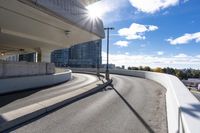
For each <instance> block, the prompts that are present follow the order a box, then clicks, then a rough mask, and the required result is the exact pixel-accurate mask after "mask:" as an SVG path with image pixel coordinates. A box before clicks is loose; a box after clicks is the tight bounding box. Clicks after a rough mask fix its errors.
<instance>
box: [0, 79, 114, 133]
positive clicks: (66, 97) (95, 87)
mask: <svg viewBox="0 0 200 133" xmlns="http://www.w3.org/2000/svg"><path fill="white" fill-rule="evenodd" d="M111 82H112V81H111V80H110V81H105V80H104V81H103V80H99V81H97V82H95V83H93V84H90V85H88V86H85V87H82V88H80V89H76V90H74V91H70V92H67V93H63V94H61V95H59V96H56V97H52V98H49V99H45V100H42V101H37V102H35V103H32V104H29V105H26V106H24V105H22V107H20V106H19V107H18V108H16V109H15V110H9V111H8V112H6V111H5V110H4V111H3V113H1V115H0V132H2V131H4V130H6V129H9V128H11V127H14V126H16V125H18V124H20V123H23V122H25V121H28V120H30V119H33V118H35V117H38V116H40V115H42V114H45V113H47V112H49V111H52V110H54V109H56V108H59V107H61V106H64V105H66V104H69V103H72V102H73V101H76V100H77V99H80V98H83V97H85V96H87V95H89V94H91V93H95V92H97V91H99V90H101V89H103V88H104V87H106V86H107V85H109V84H110V83H111Z"/></svg>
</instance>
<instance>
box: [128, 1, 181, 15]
mask: <svg viewBox="0 0 200 133" xmlns="http://www.w3.org/2000/svg"><path fill="white" fill-rule="evenodd" d="M129 1H130V3H131V4H132V6H133V7H135V8H136V9H137V10H138V11H142V12H145V13H151V14H153V13H155V12H157V11H160V10H161V9H165V8H167V7H170V6H175V5H177V4H178V2H179V0H129Z"/></svg>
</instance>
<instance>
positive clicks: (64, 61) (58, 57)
mask: <svg viewBox="0 0 200 133" xmlns="http://www.w3.org/2000/svg"><path fill="white" fill-rule="evenodd" d="M51 62H53V63H54V64H55V66H57V67H66V66H68V64H69V49H68V48H65V49H60V50H55V51H53V52H52V53H51Z"/></svg>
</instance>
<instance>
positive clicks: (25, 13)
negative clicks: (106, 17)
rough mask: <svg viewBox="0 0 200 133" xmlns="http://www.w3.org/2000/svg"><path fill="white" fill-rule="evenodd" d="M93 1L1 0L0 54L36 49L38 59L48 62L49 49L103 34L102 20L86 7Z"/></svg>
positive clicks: (86, 40)
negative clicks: (90, 14) (93, 16)
mask: <svg viewBox="0 0 200 133" xmlns="http://www.w3.org/2000/svg"><path fill="white" fill-rule="evenodd" d="M81 2H82V3H81ZM93 2H95V0H90V1H86V0H84V1H82V0H81V1H79V0H67V1H66V0H6V1H1V3H0V53H1V56H4V55H9V54H15V53H17V54H19V53H28V52H37V53H38V54H39V57H38V61H45V62H50V53H51V51H53V50H55V49H59V48H66V47H71V46H72V45H73V44H78V43H82V42H88V41H92V40H97V39H100V38H104V29H103V23H102V21H101V20H100V19H99V18H96V19H92V18H91V17H90V16H89V13H88V10H87V9H86V8H85V6H86V5H88V4H90V3H93ZM83 3H87V4H83Z"/></svg>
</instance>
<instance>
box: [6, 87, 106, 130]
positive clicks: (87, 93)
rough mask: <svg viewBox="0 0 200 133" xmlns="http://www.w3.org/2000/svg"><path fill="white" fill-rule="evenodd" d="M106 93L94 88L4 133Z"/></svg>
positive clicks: (103, 89)
mask: <svg viewBox="0 0 200 133" xmlns="http://www.w3.org/2000/svg"><path fill="white" fill-rule="evenodd" d="M99 85H100V84H97V86H99ZM104 91H108V90H107V89H106V90H105V88H102V89H96V88H94V89H92V90H90V91H88V92H85V93H83V94H81V95H79V96H78V97H74V98H71V99H69V100H68V101H67V102H66V103H65V104H64V105H61V106H60V107H58V108H56V109H53V110H51V111H49V112H47V113H45V114H42V115H40V116H38V117H36V118H33V119H31V120H29V121H26V122H24V123H21V124H19V125H17V126H15V127H12V128H10V129H8V130H6V131H4V133H9V132H12V131H14V130H16V129H18V128H20V127H23V126H25V125H27V124H30V123H32V122H34V121H37V120H39V119H41V118H43V117H45V116H47V115H49V114H51V113H53V112H55V111H57V110H60V109H62V108H64V107H66V106H68V105H70V104H73V103H75V102H78V101H80V100H82V99H85V98H87V97H90V96H93V95H95V94H97V93H99V92H104Z"/></svg>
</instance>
